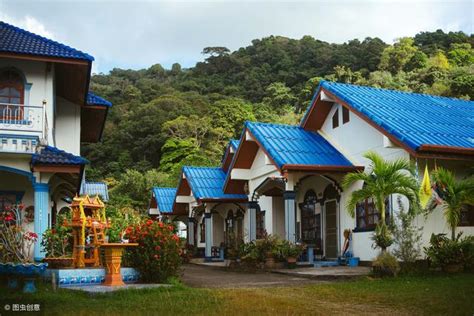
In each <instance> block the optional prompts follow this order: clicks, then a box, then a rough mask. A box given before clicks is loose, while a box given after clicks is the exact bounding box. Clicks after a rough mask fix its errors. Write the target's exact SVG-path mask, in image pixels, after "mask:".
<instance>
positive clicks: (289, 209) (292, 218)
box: [283, 191, 296, 242]
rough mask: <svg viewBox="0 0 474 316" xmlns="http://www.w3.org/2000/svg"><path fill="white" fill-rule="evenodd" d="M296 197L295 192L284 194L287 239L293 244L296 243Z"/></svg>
mask: <svg viewBox="0 0 474 316" xmlns="http://www.w3.org/2000/svg"><path fill="white" fill-rule="evenodd" d="M295 197H296V193H295V191H285V193H283V199H284V200H285V238H286V240H288V241H291V242H296V235H295V228H296V227H295V226H296V212H295Z"/></svg>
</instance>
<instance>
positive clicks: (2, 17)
mask: <svg viewBox="0 0 474 316" xmlns="http://www.w3.org/2000/svg"><path fill="white" fill-rule="evenodd" d="M0 21H4V22H6V23H8V24H12V25H15V26H17V27H19V28H22V29H25V30H27V31H29V32H32V33H35V34H38V35H41V36H44V37H47V38H49V39H53V40H54V39H55V37H56V36H55V35H54V33H53V32H51V31H48V30H47V29H46V27H45V25H44V24H43V23H41V22H40V21H39V20H37V19H36V18H34V17H32V16H30V15H26V16H24V17H22V18H13V17H11V16H8V15H6V14H5V13H1V12H0Z"/></svg>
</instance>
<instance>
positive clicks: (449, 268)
mask: <svg viewBox="0 0 474 316" xmlns="http://www.w3.org/2000/svg"><path fill="white" fill-rule="evenodd" d="M463 270H464V266H463V264H462V263H450V264H447V265H445V266H443V271H444V272H446V273H459V272H462V271H463Z"/></svg>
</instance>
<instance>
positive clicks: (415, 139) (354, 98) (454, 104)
mask: <svg viewBox="0 0 474 316" xmlns="http://www.w3.org/2000/svg"><path fill="white" fill-rule="evenodd" d="M320 87H322V88H324V89H327V90H328V91H329V92H331V93H333V94H334V95H336V96H337V97H338V98H340V99H342V100H343V101H344V102H346V103H347V104H348V105H350V106H351V107H353V108H354V109H355V110H357V111H359V112H361V113H362V114H364V115H365V116H367V117H368V118H369V119H370V120H372V122H374V123H375V124H377V125H378V126H380V127H382V128H383V129H384V130H385V131H387V132H388V133H389V134H391V135H393V136H395V137H396V138H398V139H399V140H400V141H402V142H403V143H404V144H406V145H407V146H408V147H410V148H411V149H413V150H417V149H418V148H419V147H420V146H421V145H436V146H448V147H462V148H474V102H473V101H464V100H460V99H455V98H446V97H439V96H432V95H427V94H418V93H409V92H402V91H396V90H387V89H379V88H371V87H364V86H357V85H351V84H342V83H335V82H327V81H323V82H321V84H320ZM318 90H319V89H318ZM303 120H304V119H303Z"/></svg>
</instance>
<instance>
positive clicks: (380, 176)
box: [342, 152, 419, 251]
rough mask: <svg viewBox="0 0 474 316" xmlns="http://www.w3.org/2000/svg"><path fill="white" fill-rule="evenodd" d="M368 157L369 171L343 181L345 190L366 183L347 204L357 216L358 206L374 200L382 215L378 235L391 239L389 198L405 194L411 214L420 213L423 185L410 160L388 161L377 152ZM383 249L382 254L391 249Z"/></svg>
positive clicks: (353, 193) (354, 173)
mask: <svg viewBox="0 0 474 316" xmlns="http://www.w3.org/2000/svg"><path fill="white" fill-rule="evenodd" d="M364 157H365V158H367V159H369V160H370V166H369V168H368V170H367V171H366V172H364V171H359V172H352V173H349V174H347V175H346V176H345V177H344V179H343V181H342V185H343V187H344V188H345V189H347V188H349V187H350V186H352V185H353V184H355V183H357V182H359V181H362V182H363V183H364V186H363V187H362V189H359V190H355V191H354V192H352V194H351V197H350V198H349V201H348V202H347V211H348V212H349V214H350V215H351V216H352V217H354V216H355V208H356V205H357V203H359V202H361V201H364V200H365V199H368V198H373V199H374V200H375V206H376V208H377V210H378V211H379V213H380V219H379V222H378V223H377V229H376V233H381V234H384V236H383V237H385V236H387V237H388V239H390V232H389V230H388V228H387V227H386V222H385V199H386V198H387V197H389V196H390V195H392V194H400V195H403V196H405V197H406V198H407V199H408V202H409V212H411V213H416V212H417V210H418V209H419V198H418V190H419V185H418V182H417V179H416V177H415V175H414V169H413V168H412V166H411V165H410V162H409V161H408V160H407V159H397V160H394V161H387V160H384V159H383V158H382V157H381V156H380V155H379V154H377V153H375V152H367V153H365V154H364ZM379 246H380V247H381V248H382V251H385V249H386V247H387V246H386V245H384V244H383V243H382V244H380V245H379Z"/></svg>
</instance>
